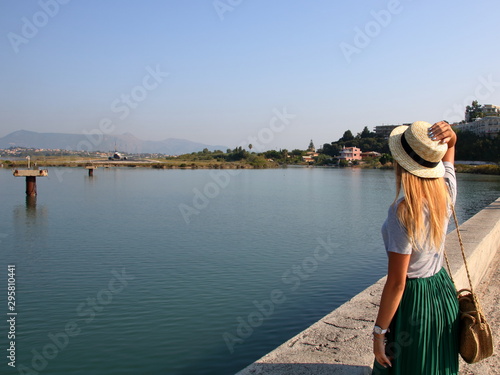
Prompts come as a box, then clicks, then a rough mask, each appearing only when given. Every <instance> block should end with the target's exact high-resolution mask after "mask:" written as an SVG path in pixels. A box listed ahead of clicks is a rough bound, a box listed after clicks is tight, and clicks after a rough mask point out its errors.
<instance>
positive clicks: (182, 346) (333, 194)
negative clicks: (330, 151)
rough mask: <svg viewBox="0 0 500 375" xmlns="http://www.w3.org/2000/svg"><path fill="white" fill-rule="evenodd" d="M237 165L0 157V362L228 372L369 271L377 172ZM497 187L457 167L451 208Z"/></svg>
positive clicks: (383, 180)
mask: <svg viewBox="0 0 500 375" xmlns="http://www.w3.org/2000/svg"><path fill="white" fill-rule="evenodd" d="M236 172H237V171H228V170H224V171H208V170H151V169H139V168H137V169H136V168H117V169H98V170H97V171H96V172H95V176H94V177H93V178H90V177H88V176H87V171H85V170H83V169H64V168H63V169H54V168H51V169H49V177H48V178H40V179H38V197H37V199H36V203H35V202H30V201H27V200H26V198H25V196H24V179H22V178H14V177H13V176H12V174H11V171H9V170H0V218H1V221H0V241H1V242H0V246H1V250H0V259H1V262H0V282H1V287H0V289H1V290H3V291H4V292H2V294H3V296H2V297H1V298H0V301H1V303H0V313H2V314H4V316H6V313H7V302H6V297H5V296H6V289H7V265H8V264H14V265H15V266H16V286H17V295H16V302H17V305H16V308H17V310H16V312H17V313H18V315H17V316H16V340H15V341H16V366H17V368H16V369H12V368H11V367H9V366H8V365H7V362H8V360H7V359H6V358H5V356H4V355H2V360H1V361H0V368H1V373H2V374H17V373H19V370H20V369H21V367H22V366H25V370H24V371H25V373H29V372H28V371H29V370H27V369H30V370H31V371H32V372H33V373H35V371H36V372H37V373H39V374H77V375H80V374H81V375H92V374H106V375H108V374H109V375H112V374H120V375H122V374H172V375H173V374H183V375H184V374H186V375H187V374H217V375H224V374H234V373H235V372H237V371H238V370H240V369H242V368H243V367H245V366H246V365H247V364H249V363H251V362H253V361H254V360H256V359H258V358H260V357H261V356H262V355H264V354H266V353H267V352H269V351H270V350H272V349H274V348H275V347H276V346H278V345H280V344H281V343H282V342H284V341H285V340H287V339H288V338H290V337H292V336H293V335H295V334H297V333H298V332H300V331H301V330H303V329H304V328H306V327H307V326H309V325H310V324H311V323H313V322H315V321H317V320H318V319H320V318H321V317H322V316H324V315H325V314H327V313H329V312H330V311H331V310H333V309H335V308H336V307H338V306H339V305H340V304H342V303H343V302H345V301H346V300H348V299H349V298H351V297H352V296H354V295H355V294H357V293H358V292H360V291H361V290H363V289H364V288H366V287H367V286H368V285H370V284H372V283H373V282H375V281H376V280H378V279H379V278H380V277H382V276H383V275H384V273H385V267H386V264H385V263H386V259H385V253H384V251H383V245H382V240H381V236H380V227H381V225H382V222H383V221H384V219H385V215H386V212H387V208H388V205H389V204H390V203H391V202H392V200H393V198H394V191H395V190H394V186H393V185H394V183H393V174H392V172H390V171H379V170H356V169H354V170H351V169H344V170H338V169H319V168H288V169H277V170H243V171H241V172H239V173H238V174H237V173H236ZM229 173H231V174H229ZM499 193H500V177H497V176H473V175H460V176H459V196H458V202H457V212H458V215H459V217H460V221H464V220H466V219H467V218H469V217H470V216H472V215H473V214H475V213H476V212H477V211H479V210H480V209H481V208H483V207H484V206H485V205H487V204H489V203H491V202H492V201H493V200H495V199H496V198H498V196H499V195H500V194H499ZM0 332H2V333H0V347H1V349H2V351H3V353H5V352H7V351H6V350H5V348H7V347H8V346H6V343H7V332H8V326H7V322H6V319H2V322H1V323H0ZM367 350H369V348H368V347H367Z"/></svg>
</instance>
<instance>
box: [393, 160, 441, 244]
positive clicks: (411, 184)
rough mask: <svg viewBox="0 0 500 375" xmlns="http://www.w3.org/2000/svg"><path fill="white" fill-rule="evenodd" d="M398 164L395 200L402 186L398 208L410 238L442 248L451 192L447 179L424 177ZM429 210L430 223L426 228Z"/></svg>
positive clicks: (399, 216) (396, 164)
mask: <svg viewBox="0 0 500 375" xmlns="http://www.w3.org/2000/svg"><path fill="white" fill-rule="evenodd" d="M394 164H395V167H396V199H395V200H394V203H393V204H395V203H396V201H397V200H398V197H399V193H400V192H401V188H402V189H403V193H404V199H403V200H402V201H401V202H400V203H399V205H398V207H397V216H398V219H399V221H400V222H401V224H402V225H403V226H404V227H405V228H406V230H407V232H408V237H409V238H410V239H411V240H413V241H414V243H420V244H423V243H424V242H425V241H426V240H429V241H430V245H431V246H432V247H434V248H435V249H436V250H439V248H440V246H441V243H442V241H443V236H444V234H445V224H446V220H447V218H448V209H449V205H450V201H451V199H450V195H449V192H448V188H447V186H446V184H445V182H444V178H442V177H441V178H421V177H417V176H415V175H413V174H411V173H409V172H407V171H406V170H405V169H404V168H403V167H401V166H400V165H399V164H398V163H396V162H395V163H394ZM425 208H427V212H428V220H429V226H428V227H426V221H425V219H426V213H425V210H424V209H425Z"/></svg>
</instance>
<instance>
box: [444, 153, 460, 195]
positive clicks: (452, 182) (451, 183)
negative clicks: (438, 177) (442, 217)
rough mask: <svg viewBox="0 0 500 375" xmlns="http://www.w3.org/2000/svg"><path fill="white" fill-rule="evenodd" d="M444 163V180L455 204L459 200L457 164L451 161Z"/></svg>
mask: <svg viewBox="0 0 500 375" xmlns="http://www.w3.org/2000/svg"><path fill="white" fill-rule="evenodd" d="M443 165H444V181H445V182H446V185H447V186H448V190H449V192H450V196H451V200H452V202H453V204H455V201H456V200H457V176H456V175H455V166H454V165H453V163H450V162H449V161H445V162H443Z"/></svg>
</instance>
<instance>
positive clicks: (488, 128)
mask: <svg viewBox="0 0 500 375" xmlns="http://www.w3.org/2000/svg"><path fill="white" fill-rule="evenodd" d="M455 129H457V130H462V131H470V132H473V133H475V134H477V135H483V136H488V137H491V138H494V137H496V136H497V135H498V134H499V133H500V116H488V117H483V118H479V119H477V120H476V121H472V122H466V123H462V124H457V125H455Z"/></svg>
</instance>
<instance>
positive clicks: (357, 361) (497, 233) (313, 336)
mask: <svg viewBox="0 0 500 375" xmlns="http://www.w3.org/2000/svg"><path fill="white" fill-rule="evenodd" d="M452 221H453V220H452ZM460 233H461V235H462V240H463V243H464V247H465V253H466V256H467V262H468V265H469V271H470V273H471V278H472V280H473V283H474V287H475V288H476V293H479V300H480V303H481V304H482V306H483V311H484V313H485V315H486V318H487V320H488V322H489V324H490V326H491V330H492V332H493V335H494V339H495V341H494V345H495V349H494V352H495V354H494V355H493V356H492V357H490V358H488V359H486V360H484V361H483V362H480V363H477V364H473V365H467V364H465V363H464V362H463V361H462V360H460V374H461V375H499V374H500V353H499V352H500V347H499V344H500V310H499V307H500V285H499V277H500V270H499V263H500V251H498V250H499V248H500V198H499V199H497V200H496V201H495V202H493V203H492V204H491V205H489V206H487V207H486V208H484V209H483V210H482V211H480V212H479V213H477V214H476V215H474V216H473V217H472V218H471V219H469V220H468V221H466V222H465V223H463V224H462V225H461V226H460ZM446 251H447V253H448V256H449V258H450V265H451V271H452V274H453V277H454V279H455V283H456V285H457V288H458V289H461V288H464V287H468V281H467V276H466V273H465V267H464V265H463V260H462V256H461V252H460V245H459V242H458V238H457V234H456V231H455V230H454V231H452V232H451V233H449V234H448V235H447V237H446ZM384 284H385V277H384V278H382V279H380V280H379V281H378V282H377V283H375V284H374V285H372V286H370V287H369V288H367V289H365V290H364V291H363V292H361V293H359V294H358V295H356V296H355V297H353V298H352V299H351V300H350V301H348V302H346V303H344V304H343V305H342V306H340V307H339V308H338V309H336V310H334V311H332V312H331V313H330V314H328V315H327V316H325V317H323V318H322V319H321V320H319V321H318V322H316V323H315V324H313V325H312V326H311V327H309V328H307V329H306V330H305V331H303V332H301V333H299V334H298V335H296V336H295V337H293V338H291V339H290V340H288V341H287V342H285V343H284V344H282V345H281V346H279V347H278V348H276V349H275V350H273V351H272V352H270V353H269V354H267V355H265V356H264V357H262V358H261V359H259V360H258V361H256V362H254V363H253V364H251V365H250V366H248V367H246V368H245V369H243V370H241V371H240V372H238V373H237V375H299V374H303V375H305V374H307V375H316V374H317V375H319V374H325V375H326V374H329V375H369V374H371V368H372V367H371V366H372V365H373V361H374V357H373V354H372V335H371V331H372V328H373V325H374V322H375V318H376V315H377V312H378V306H379V302H380V296H381V293H382V288H383V287H384Z"/></svg>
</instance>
